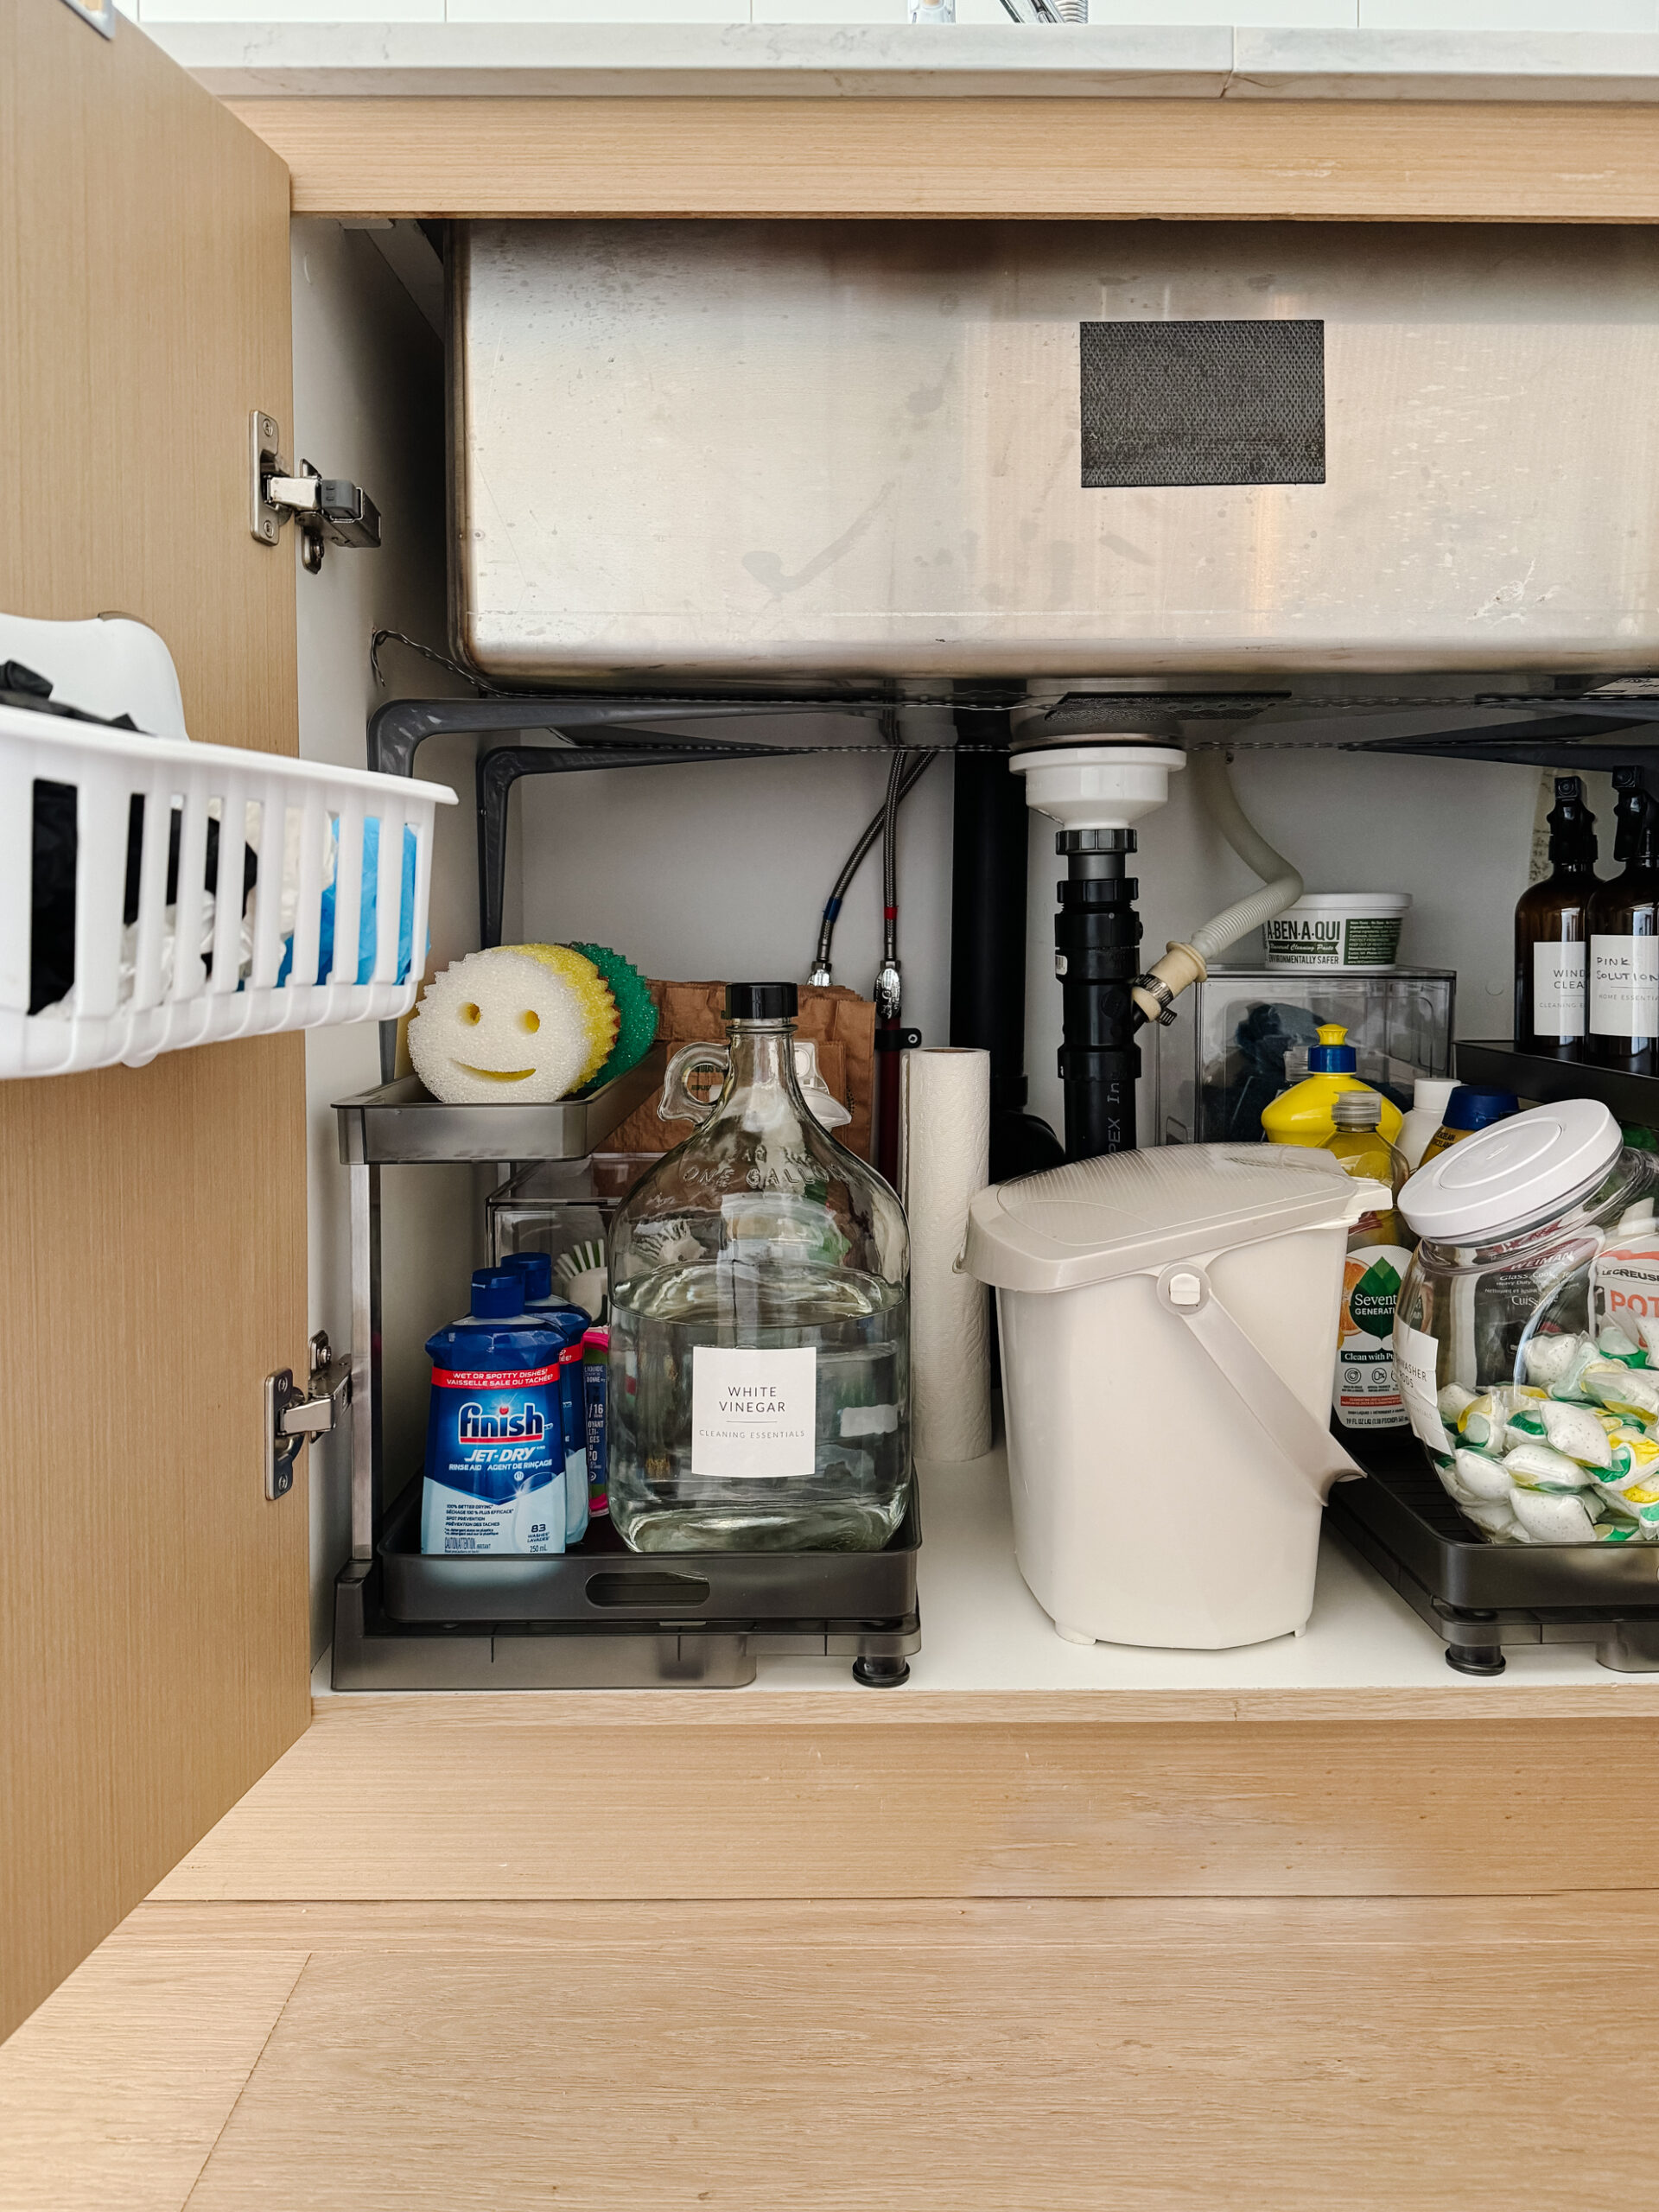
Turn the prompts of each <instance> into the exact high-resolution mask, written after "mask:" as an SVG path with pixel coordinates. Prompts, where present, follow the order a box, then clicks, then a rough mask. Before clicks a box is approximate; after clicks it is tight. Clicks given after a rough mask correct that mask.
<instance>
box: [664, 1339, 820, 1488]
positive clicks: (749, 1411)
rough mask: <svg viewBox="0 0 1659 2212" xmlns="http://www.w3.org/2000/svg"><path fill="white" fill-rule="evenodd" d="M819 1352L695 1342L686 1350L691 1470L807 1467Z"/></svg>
mask: <svg viewBox="0 0 1659 2212" xmlns="http://www.w3.org/2000/svg"><path fill="white" fill-rule="evenodd" d="M817 1398H818V1355H817V1351H816V1350H814V1349H813V1347H812V1346H810V1345H807V1346H805V1347H804V1348H803V1349H801V1350H798V1351H737V1350H734V1349H732V1348H728V1346H726V1345H724V1344H699V1345H698V1346H697V1347H696V1350H695V1351H693V1353H692V1355H691V1471H692V1473H693V1474H694V1475H709V1476H713V1477H715V1478H716V1479H719V1480H726V1481H730V1480H732V1479H734V1478H776V1477H779V1476H787V1475H810V1473H811V1472H812V1470H813V1466H814V1465H815V1464H816V1457H817V1455H816V1452H815V1450H814V1446H813V1432H814V1428H815V1427H816V1423H817Z"/></svg>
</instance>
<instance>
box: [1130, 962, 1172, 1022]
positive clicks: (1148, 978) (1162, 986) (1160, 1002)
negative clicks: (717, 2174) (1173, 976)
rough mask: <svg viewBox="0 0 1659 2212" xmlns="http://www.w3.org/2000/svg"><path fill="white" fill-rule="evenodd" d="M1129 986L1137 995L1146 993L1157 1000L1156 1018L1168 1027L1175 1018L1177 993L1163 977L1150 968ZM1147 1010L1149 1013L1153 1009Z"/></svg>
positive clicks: (1148, 996) (1148, 1008)
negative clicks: (1156, 974) (1154, 973)
mask: <svg viewBox="0 0 1659 2212" xmlns="http://www.w3.org/2000/svg"><path fill="white" fill-rule="evenodd" d="M1129 988H1130V989H1131V991H1133V992H1134V993H1135V995H1137V996H1140V995H1145V996H1146V997H1147V998H1149V999H1152V1000H1154V1001H1155V1002H1156V1004H1157V1007H1158V1013H1157V1016H1156V1019H1157V1021H1158V1023H1159V1026H1160V1027H1161V1028H1164V1029H1167V1028H1168V1027H1169V1025H1170V1024H1171V1022H1172V1021H1173V1020H1174V1019H1175V1005H1174V1000H1175V994H1174V992H1173V991H1172V990H1171V989H1170V988H1169V985H1168V984H1167V983H1166V982H1165V981H1164V979H1163V977H1162V976H1154V975H1153V974H1152V972H1151V970H1150V969H1148V970H1147V974H1146V975H1144V976H1136V977H1135V981H1134V982H1133V983H1132V984H1131V985H1130V987H1129ZM1146 1010H1147V1013H1151V1011H1152V1009H1151V1007H1147V1009H1146Z"/></svg>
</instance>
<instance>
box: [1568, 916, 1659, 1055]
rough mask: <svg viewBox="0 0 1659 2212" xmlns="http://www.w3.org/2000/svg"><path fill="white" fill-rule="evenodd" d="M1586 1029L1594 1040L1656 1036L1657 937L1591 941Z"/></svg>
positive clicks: (1658, 1026)
mask: <svg viewBox="0 0 1659 2212" xmlns="http://www.w3.org/2000/svg"><path fill="white" fill-rule="evenodd" d="M1538 1026H1539V1027H1540V1028H1541V1027H1543V1025H1542V1023H1539V1025H1538ZM1590 1027H1591V1030H1592V1033H1594V1034H1595V1035H1596V1036H1598V1037H1652V1036H1656V1035H1659V937H1592V938H1591V940H1590Z"/></svg>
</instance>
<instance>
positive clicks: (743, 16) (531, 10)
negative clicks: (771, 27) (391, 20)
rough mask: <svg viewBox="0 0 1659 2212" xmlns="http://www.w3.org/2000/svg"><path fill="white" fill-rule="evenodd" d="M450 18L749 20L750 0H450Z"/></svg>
mask: <svg viewBox="0 0 1659 2212" xmlns="http://www.w3.org/2000/svg"><path fill="white" fill-rule="evenodd" d="M440 4H442V0H440ZM748 20H749V0H448V21H449V22H452V23H747V22H748Z"/></svg>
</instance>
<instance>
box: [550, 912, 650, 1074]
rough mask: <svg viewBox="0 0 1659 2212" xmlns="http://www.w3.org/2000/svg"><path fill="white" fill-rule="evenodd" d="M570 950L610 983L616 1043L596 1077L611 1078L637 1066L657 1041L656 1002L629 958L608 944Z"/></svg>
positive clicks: (574, 945) (575, 946)
mask: <svg viewBox="0 0 1659 2212" xmlns="http://www.w3.org/2000/svg"><path fill="white" fill-rule="evenodd" d="M570 949H571V950H572V951H573V952H579V953H581V954H582V956H583V957H585V958H586V959H588V960H591V961H592V962H593V963H594V967H595V968H597V969H598V970H599V972H600V974H601V976H603V977H604V978H605V981H606V982H607V983H608V984H609V985H610V987H611V995H612V997H613V999H614V1000H615V1001H616V1015H617V1033H616V1043H615V1045H614V1046H613V1048H612V1051H611V1055H610V1058H608V1059H607V1061H606V1063H605V1065H604V1066H603V1067H602V1068H601V1070H600V1071H599V1077H598V1080H599V1081H600V1082H601V1083H610V1082H613V1080H614V1079H615V1077H618V1076H620V1075H626V1073H627V1071H628V1070H629V1069H630V1068H636V1067H638V1066H639V1063H640V1061H641V1060H643V1059H644V1058H645V1054H646V1053H647V1052H649V1051H650V1050H651V1048H652V1045H654V1044H655V1043H656V1041H657V1005H656V1001H655V1000H653V999H652V995H651V986H650V984H649V983H648V982H646V981H645V977H644V976H642V975H641V974H640V973H639V969H637V968H636V967H635V966H634V965H633V963H632V961H630V960H625V959H624V958H623V957H622V955H621V954H620V952H615V951H613V950H612V949H611V947H610V946H609V945H608V944H573V945H572V946H571V948H570Z"/></svg>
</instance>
